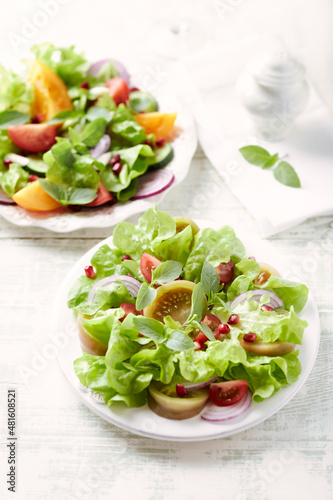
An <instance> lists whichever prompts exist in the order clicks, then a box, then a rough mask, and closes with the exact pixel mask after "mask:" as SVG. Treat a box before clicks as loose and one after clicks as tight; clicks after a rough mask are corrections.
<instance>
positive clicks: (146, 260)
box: [140, 252, 162, 283]
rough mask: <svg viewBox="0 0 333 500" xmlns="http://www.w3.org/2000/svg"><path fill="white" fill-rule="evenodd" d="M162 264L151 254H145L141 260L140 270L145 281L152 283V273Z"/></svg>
mask: <svg viewBox="0 0 333 500" xmlns="http://www.w3.org/2000/svg"><path fill="white" fill-rule="evenodd" d="M160 264H162V262H161V261H160V260H158V259H156V257H153V256H152V255H150V254H149V253H146V252H144V253H143V254H142V257H141V260H140V269H141V272H142V274H143V276H144V277H145V279H146V280H147V281H148V282H149V283H151V278H152V271H153V270H154V269H156V268H157V267H158V266H159V265H160Z"/></svg>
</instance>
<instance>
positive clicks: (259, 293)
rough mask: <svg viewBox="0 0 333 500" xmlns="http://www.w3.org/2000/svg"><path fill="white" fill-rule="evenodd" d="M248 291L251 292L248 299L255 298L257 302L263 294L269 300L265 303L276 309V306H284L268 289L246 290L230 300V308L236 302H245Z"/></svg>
mask: <svg viewBox="0 0 333 500" xmlns="http://www.w3.org/2000/svg"><path fill="white" fill-rule="evenodd" d="M250 292H251V293H252V296H251V297H250V299H249V301H251V300H255V301H256V302H258V303H259V302H260V299H261V297H262V296H263V295H268V296H269V298H270V301H269V302H268V304H266V305H268V306H270V307H272V308H273V309H276V308H277V307H284V304H283V302H282V300H281V299H280V297H278V296H277V295H276V293H274V292H270V291H269V290H249V291H248V292H244V293H241V294H240V295H238V297H236V298H235V299H234V300H233V301H232V302H231V304H230V307H231V309H233V308H234V307H236V306H238V304H242V303H243V302H245V301H246V300H247V295H248V293H250Z"/></svg>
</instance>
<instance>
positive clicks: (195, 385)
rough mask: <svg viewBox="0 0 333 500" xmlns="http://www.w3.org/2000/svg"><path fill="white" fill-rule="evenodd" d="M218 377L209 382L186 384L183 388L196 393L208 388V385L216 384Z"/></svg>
mask: <svg viewBox="0 0 333 500" xmlns="http://www.w3.org/2000/svg"><path fill="white" fill-rule="evenodd" d="M216 379H217V377H213V378H211V379H210V380H207V382H195V383H193V382H184V383H183V386H184V387H185V388H186V389H187V390H188V391H194V390H195V389H202V388H203V387H207V386H208V385H210V384H212V383H213V382H215V380H216Z"/></svg>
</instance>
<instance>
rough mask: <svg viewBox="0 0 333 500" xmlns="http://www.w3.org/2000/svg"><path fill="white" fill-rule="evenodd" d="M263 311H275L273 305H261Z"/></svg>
mask: <svg viewBox="0 0 333 500" xmlns="http://www.w3.org/2000/svg"><path fill="white" fill-rule="evenodd" d="M261 310H262V311H274V309H273V307H271V306H261Z"/></svg>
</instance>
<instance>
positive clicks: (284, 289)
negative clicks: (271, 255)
mask: <svg viewBox="0 0 333 500" xmlns="http://www.w3.org/2000/svg"><path fill="white" fill-rule="evenodd" d="M258 288H263V289H264V290H266V289H267V290H271V291H272V292H274V293H276V295H277V296H278V297H280V299H281V300H282V302H283V303H284V307H285V309H288V310H289V309H290V308H291V306H293V307H294V309H295V311H296V312H297V313H299V312H301V311H302V310H303V308H304V306H305V304H306V302H307V300H308V295H309V289H308V287H307V286H306V285H303V284H302V283H296V282H294V281H289V280H285V279H283V278H278V277H277V276H273V275H271V276H270V277H269V279H268V281H267V282H266V283H265V284H264V285H263V286H261V287H258Z"/></svg>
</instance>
